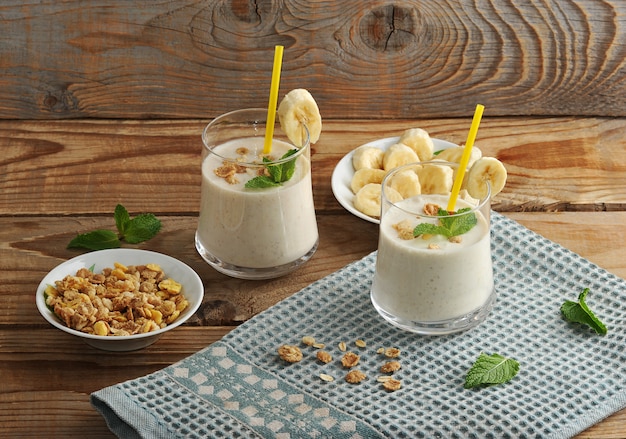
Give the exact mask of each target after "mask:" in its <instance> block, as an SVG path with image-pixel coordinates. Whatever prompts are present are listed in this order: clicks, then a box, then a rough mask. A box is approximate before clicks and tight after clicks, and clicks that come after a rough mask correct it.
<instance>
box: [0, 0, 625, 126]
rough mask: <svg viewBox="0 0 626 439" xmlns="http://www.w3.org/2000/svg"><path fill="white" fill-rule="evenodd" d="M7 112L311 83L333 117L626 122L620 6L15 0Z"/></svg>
mask: <svg viewBox="0 0 626 439" xmlns="http://www.w3.org/2000/svg"><path fill="white" fill-rule="evenodd" d="M0 29H2V32H1V33H0V118H5V119H39V118H44V119H45V118H52V119H58V118H79V117H90V118H212V117H215V116H217V115H219V114H221V113H223V112H226V111H230V110H233V109H238V108H244V107H253V106H261V107H264V106H265V105H266V103H267V96H266V95H267V90H269V82H270V73H271V66H272V54H273V48H274V46H275V45H276V44H281V45H284V46H285V58H284V65H283V74H282V81H281V90H282V92H283V93H285V92H286V91H288V90H290V89H293V88H300V87H302V88H307V89H309V90H310V91H311V92H312V93H313V94H314V96H315V97H316V99H317V100H318V103H319V104H320V107H321V108H322V113H323V115H324V116H325V117H328V118H348V119H353V118H430V117H456V116H468V115H470V114H471V113H472V112H473V109H474V106H475V105H476V103H477V102H478V101H480V103H482V104H485V105H486V108H487V114H488V115H492V116H496V115H497V116H510V115H539V116H542V115H587V116H626V106H625V105H624V103H625V102H626V45H624V41H625V40H626V3H624V2H623V1H622V0H523V1H522V0H512V1H508V2H500V1H497V0H484V1H477V2H458V1H456V0H428V1H417V0H396V1H393V2H388V1H382V0H374V1H368V2H362V1H361V0H342V1H338V2H332V1H328V0H285V1H281V2H278V1H268V0H264V1H252V0H229V1H227V0H217V1H214V0H201V1H195V0H193V1H192V0H166V1H161V2H153V1H147V0H140V1H135V2H132V5H129V3H128V2H126V1H124V0H110V1H109V0H106V1H105V0H86V1H85V0H80V1H79V0H66V1H62V2H52V1H46V2H40V1H35V0H19V1H17V0H9V1H4V2H3V3H2V5H0Z"/></svg>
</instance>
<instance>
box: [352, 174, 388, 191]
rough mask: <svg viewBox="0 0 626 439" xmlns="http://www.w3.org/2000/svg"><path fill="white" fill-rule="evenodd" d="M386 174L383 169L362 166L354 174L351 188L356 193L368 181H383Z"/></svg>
mask: <svg viewBox="0 0 626 439" xmlns="http://www.w3.org/2000/svg"><path fill="white" fill-rule="evenodd" d="M386 174H387V173H386V172H385V171H383V170H382V169H372V168H361V169H359V170H358V171H356V172H355V173H354V175H353V176H352V180H351V181H350V189H352V192H354V193H355V194H356V193H357V192H358V191H359V189H361V188H362V187H363V186H365V185H366V184H368V183H381V182H382V181H383V178H385V175H386Z"/></svg>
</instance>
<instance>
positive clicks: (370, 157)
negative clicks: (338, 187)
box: [352, 146, 385, 171]
mask: <svg viewBox="0 0 626 439" xmlns="http://www.w3.org/2000/svg"><path fill="white" fill-rule="evenodd" d="M384 155H385V151H383V150H382V149H380V148H375V147H373V146H361V147H360V148H357V149H356V150H354V154H352V167H353V168H354V170H355V171H358V170H359V169H363V168H372V169H383V156H384Z"/></svg>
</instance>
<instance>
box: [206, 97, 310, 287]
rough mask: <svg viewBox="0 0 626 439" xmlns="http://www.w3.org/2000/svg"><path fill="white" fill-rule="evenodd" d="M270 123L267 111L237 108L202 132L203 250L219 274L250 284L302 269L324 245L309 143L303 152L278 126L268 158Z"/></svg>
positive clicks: (305, 145) (304, 145)
mask: <svg viewBox="0 0 626 439" xmlns="http://www.w3.org/2000/svg"><path fill="white" fill-rule="evenodd" d="M266 119H267V110H264V109H245V110H237V111H233V112H230V113H227V114H224V115H222V116H219V117H218V118H216V119H215V120H213V121H212V122H211V123H210V124H209V125H207V127H206V128H205V130H204V132H203V134H202V140H203V143H204V149H203V160H202V188H201V190H202V194H201V203H200V216H199V220H198V229H197V231H196V239H195V240H196V248H197V250H198V252H199V253H200V255H201V256H202V257H203V258H204V259H205V260H206V261H207V262H208V263H209V264H210V265H211V266H213V267H214V268H215V269H216V270H218V271H220V272H222V273H225V274H227V275H229V276H232V277H237V278H242V279H269V278H274V277H279V276H282V275H285V274H287V273H289V272H291V271H293V270H295V269H296V268H298V267H299V266H300V265H302V264H303V263H304V262H306V261H307V260H309V259H310V258H311V256H313V254H314V253H315V250H316V249H317V246H318V240H319V236H318V230H317V222H316V218H315V208H314V205H313V192H312V183H311V160H310V146H309V140H308V137H307V138H306V140H305V142H304V144H303V145H302V146H295V145H293V144H292V143H291V142H290V141H289V140H288V139H287V137H286V136H285V135H284V134H283V133H282V132H281V129H280V124H278V123H276V126H275V127H274V135H273V140H272V147H271V152H270V153H269V154H267V153H264V139H265V130H266ZM286 154H287V156H285V155H286ZM271 167H273V168H271ZM287 175H288V177H287ZM277 176H278V178H277ZM251 180H254V181H251ZM275 180H278V182H276V181H275ZM280 180H284V181H280Z"/></svg>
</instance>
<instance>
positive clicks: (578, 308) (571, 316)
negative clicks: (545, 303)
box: [561, 288, 608, 335]
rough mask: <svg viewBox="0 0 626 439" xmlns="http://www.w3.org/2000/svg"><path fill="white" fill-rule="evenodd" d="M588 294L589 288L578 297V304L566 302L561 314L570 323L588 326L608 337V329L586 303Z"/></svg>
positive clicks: (562, 306)
mask: <svg viewBox="0 0 626 439" xmlns="http://www.w3.org/2000/svg"><path fill="white" fill-rule="evenodd" d="M588 293H589V288H585V289H584V290H583V291H582V293H580V294H579V295H578V302H572V301H571V300H567V301H565V303H563V305H561V314H563V317H564V318H565V320H567V321H569V322H572V323H582V324H583V325H588V326H590V327H591V328H592V329H593V330H594V331H596V333H597V334H600V335H606V333H607V332H608V329H607V328H606V326H605V325H604V323H602V322H601V321H600V319H598V318H597V317H596V316H595V314H594V313H593V311H591V309H589V307H588V306H587V304H586V303H585V298H586V297H587V294H588Z"/></svg>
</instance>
